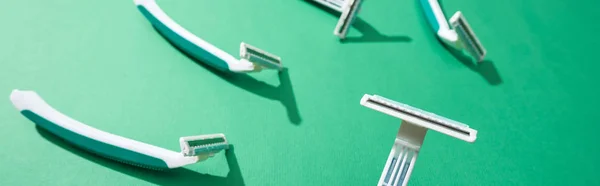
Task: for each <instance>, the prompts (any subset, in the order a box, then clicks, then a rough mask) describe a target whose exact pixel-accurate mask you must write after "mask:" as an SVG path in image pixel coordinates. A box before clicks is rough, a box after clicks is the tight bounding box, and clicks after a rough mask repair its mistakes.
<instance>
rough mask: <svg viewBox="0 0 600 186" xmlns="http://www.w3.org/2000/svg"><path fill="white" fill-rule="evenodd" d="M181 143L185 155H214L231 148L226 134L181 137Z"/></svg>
mask: <svg viewBox="0 0 600 186" xmlns="http://www.w3.org/2000/svg"><path fill="white" fill-rule="evenodd" d="M179 144H180V146H181V152H182V153H183V155H184V156H198V155H202V154H209V155H212V154H215V153H218V152H220V151H221V150H226V149H228V148H229V143H228V142H227V139H226V138H225V135H224V134H209V135H199V136H187V137H181V138H179Z"/></svg>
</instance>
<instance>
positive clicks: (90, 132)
mask: <svg viewBox="0 0 600 186" xmlns="http://www.w3.org/2000/svg"><path fill="white" fill-rule="evenodd" d="M10 100H11V102H12V103H13V105H14V106H15V108H17V110H19V111H23V110H29V111H31V112H33V113H35V114H37V115H38V116H40V117H43V118H44V119H46V120H48V121H50V122H52V123H54V124H56V125H58V126H60V127H62V128H64V129H66V130H70V131H72V132H74V133H77V134H80V135H82V136H85V137H87V138H90V139H94V140H96V141H100V142H103V143H105V144H109V145H113V146H116V147H120V148H123V149H128V150H131V151H134V152H137V153H140V154H145V155H148V156H152V157H155V158H158V159H161V160H163V161H164V162H165V163H166V164H167V166H168V167H169V168H177V167H181V166H185V165H188V164H193V163H196V162H199V161H201V160H203V159H206V158H207V156H208V155H201V156H184V155H183V154H182V153H181V152H175V151H171V150H167V149H164V148H161V147H157V146H154V145H150V144H147V143H143V142H139V141H136V140H132V139H129V138H125V137H122V136H118V135H114V134H111V133H108V132H104V131H102V130H98V129H96V128H94V127H91V126H89V125H86V124H83V123H81V122H79V121H77V120H75V119H72V118H70V117H68V116H66V115H64V114H62V113H60V112H59V111H57V110H55V109H54V108H52V107H51V106H50V105H48V103H46V102H45V101H44V100H43V99H42V98H41V97H40V96H39V95H38V94H37V93H35V92H34V91H21V90H13V91H12V93H11V94H10ZM218 135H223V134H218Z"/></svg>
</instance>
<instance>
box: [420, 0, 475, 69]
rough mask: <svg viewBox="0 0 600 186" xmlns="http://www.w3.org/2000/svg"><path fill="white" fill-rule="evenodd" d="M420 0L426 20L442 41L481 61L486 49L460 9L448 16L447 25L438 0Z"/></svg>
mask: <svg viewBox="0 0 600 186" xmlns="http://www.w3.org/2000/svg"><path fill="white" fill-rule="evenodd" d="M420 2H421V5H422V7H423V11H424V13H425V17H426V18H427V22H428V23H429V25H430V26H431V28H432V29H433V30H434V31H435V32H436V34H437V36H438V37H439V38H440V39H441V40H442V41H443V42H444V43H446V44H447V45H449V46H451V47H453V48H455V49H458V50H463V49H464V50H466V51H467V52H468V53H469V54H470V55H471V56H472V57H473V58H474V59H475V60H476V61H477V62H482V61H483V59H484V58H485V55H486V50H485V48H484V47H483V45H482V44H481V42H480V41H479V38H478V37H477V36H476V35H475V32H474V31H473V30H472V29H471V26H469V23H468V22H467V20H466V19H465V18H464V16H463V14H462V13H461V12H460V11H458V12H456V13H455V14H454V15H453V16H452V17H451V18H450V20H449V22H450V25H449V24H448V21H447V20H446V16H445V15H444V12H443V11H442V8H441V7H440V5H439V2H438V0H420ZM450 26H451V27H450Z"/></svg>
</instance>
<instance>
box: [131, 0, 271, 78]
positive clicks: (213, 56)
mask: <svg viewBox="0 0 600 186" xmlns="http://www.w3.org/2000/svg"><path fill="white" fill-rule="evenodd" d="M134 2H135V4H136V6H137V8H138V9H139V11H140V12H141V13H142V14H143V15H144V17H145V18H146V19H148V21H150V23H151V24H152V25H153V26H154V27H155V28H156V30H157V31H159V32H160V33H161V34H162V35H163V36H165V38H166V39H168V40H169V41H170V42H171V43H173V44H174V45H176V46H177V47H178V48H180V49H182V50H183V51H184V52H186V53H187V54H189V55H190V56H192V57H194V58H196V59H198V60H200V61H202V62H204V63H207V64H208V65H210V66H212V67H214V68H216V69H218V70H221V71H231V72H257V71H261V70H262V69H264V68H270V69H276V70H282V69H283V67H282V65H281V58H280V57H278V56H275V55H273V54H269V53H267V52H265V51H263V50H260V49H258V48H256V47H252V48H253V50H251V51H249V52H248V53H246V54H242V53H240V57H241V59H236V58H235V57H233V56H232V55H230V54H228V53H227V52H225V51H223V50H221V49H219V48H217V47H216V46H214V45H212V44H211V43H209V42H207V41H205V40H203V39H201V38H199V37H198V36H196V35H194V34H192V33H191V32H189V31H188V30H186V29H185V28H183V27H182V26H181V25H179V24H177V23H176V22H175V21H173V19H171V18H170V17H169V16H168V15H167V14H166V13H165V12H164V11H163V10H162V9H161V8H160V7H159V6H158V5H157V4H156V2H155V1H154V0H134ZM244 47H251V46H250V45H248V44H245V43H244V42H242V43H241V44H240V51H245V50H246V49H245V48H244ZM253 52H255V53H253ZM254 56H269V58H259V59H261V60H260V61H258V62H256V63H255V62H254V61H253V60H254V59H257V58H250V57H254Z"/></svg>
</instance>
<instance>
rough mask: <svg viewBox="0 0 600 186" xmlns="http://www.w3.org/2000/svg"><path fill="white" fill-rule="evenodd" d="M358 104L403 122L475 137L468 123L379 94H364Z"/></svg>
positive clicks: (474, 131) (455, 135)
mask: <svg viewBox="0 0 600 186" xmlns="http://www.w3.org/2000/svg"><path fill="white" fill-rule="evenodd" d="M360 104H361V105H363V106H365V107H368V108H371V109H373V110H377V111H379V112H383V113H385V114H388V115H390V116H394V117H397V118H400V119H401V120H402V121H404V122H408V123H410V124H413V125H417V126H420V127H424V128H427V129H432V130H435V131H438V132H441V133H443V134H446V135H449V136H452V137H455V138H458V139H461V140H464V141H467V142H474V141H475V139H476V138H477V131H476V130H474V129H471V128H469V126H468V125H465V124H463V123H460V122H457V121H454V120H451V119H447V118H444V117H441V116H438V115H436V114H433V113H430V112H427V111H423V110H420V109H417V108H414V107H411V106H409V105H406V104H402V103H399V102H396V101H392V100H389V99H386V98H384V97H381V96H377V95H368V94H365V95H364V96H363V98H362V99H361V101H360ZM403 125H404V124H403Z"/></svg>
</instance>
